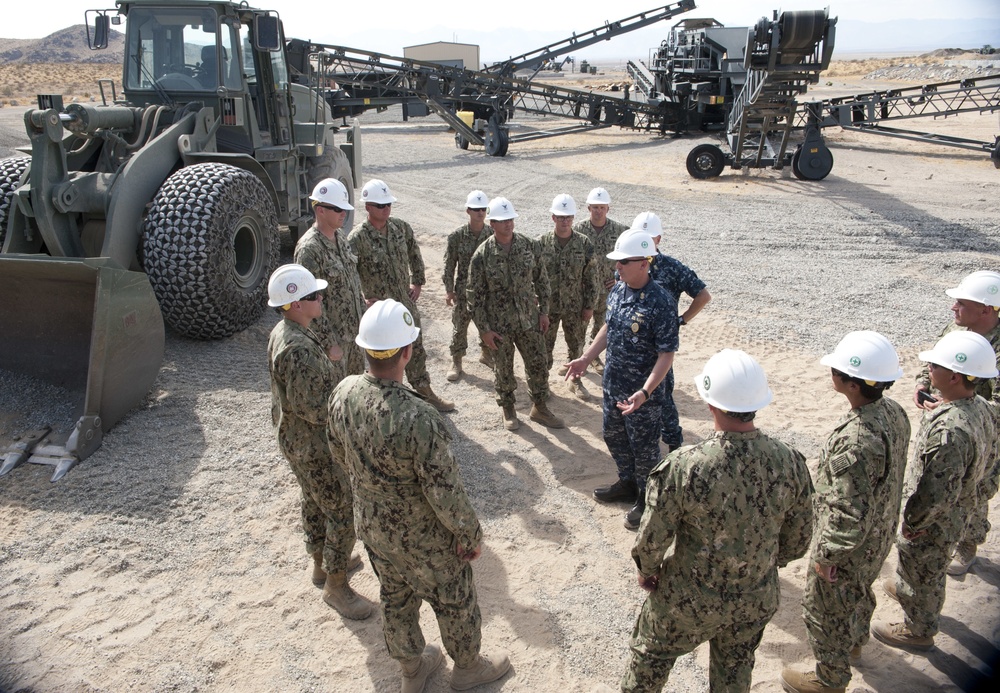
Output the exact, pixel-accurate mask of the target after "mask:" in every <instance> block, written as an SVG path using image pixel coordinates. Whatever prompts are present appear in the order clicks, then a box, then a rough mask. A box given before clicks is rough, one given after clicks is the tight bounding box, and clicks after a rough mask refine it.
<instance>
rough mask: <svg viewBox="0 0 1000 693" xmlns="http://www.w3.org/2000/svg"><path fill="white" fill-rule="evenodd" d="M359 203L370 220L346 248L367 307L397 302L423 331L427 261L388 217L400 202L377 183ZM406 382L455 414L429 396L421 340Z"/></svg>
mask: <svg viewBox="0 0 1000 693" xmlns="http://www.w3.org/2000/svg"><path fill="white" fill-rule="evenodd" d="M361 199H363V200H364V202H365V212H366V213H367V214H368V219H367V220H366V221H364V222H362V223H360V224H358V225H357V226H355V227H354V230H353V231H351V235H350V236H348V237H347V242H348V243H350V245H351V250H352V251H354V254H355V255H356V256H357V258H358V275H359V276H360V277H361V288H362V290H363V291H364V292H365V301H366V302H367V303H368V304H369V305H371V304H372V303H374V302H375V301H378V300H381V299H384V298H393V299H395V300H397V301H399V302H400V303H402V304H403V305H404V306H406V307H407V309H408V310H409V311H410V313H411V314H412V315H413V317H414V319H415V320H416V321H417V326H418V327H419V326H420V313H419V312H418V311H417V299H418V298H420V290H421V288H422V287H423V285H424V283H425V282H424V260H423V258H422V257H421V255H420V247H419V246H417V240H416V238H414V236H413V229H412V228H410V225H409V224H407V223H406V222H405V221H403V220H402V219H397V218H396V217H393V216H390V214H392V203H393V202H395V201H396V198H395V197H394V196H393V194H392V191H391V190H389V186H388V185H386V184H385V183H384V182H383V181H381V180H378V179H375V180H370V181H368V182H367V183H365V186H364V187H363V188H362V189H361ZM406 379H407V380H409V381H410V385H411V386H412V387H413V389H414V390H416V391H417V392H419V393H420V394H422V395H423V396H424V398H425V399H426V400H427V401H428V402H430V403H431V404H433V405H434V408H435V409H437V410H438V411H442V412H446V411H452V410H454V409H455V404H454V402H449V401H447V400H444V399H441V398H440V397H438V396H437V395H436V394H434V391H433V390H431V376H430V374H428V372H427V354H426V352H425V351H424V344H423V339H420V338H418V339H417V341H416V343H415V344H414V345H413V359H412V360H411V361H410V364H409V365H408V366H407V367H406Z"/></svg>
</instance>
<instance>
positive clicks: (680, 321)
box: [677, 315, 687, 327]
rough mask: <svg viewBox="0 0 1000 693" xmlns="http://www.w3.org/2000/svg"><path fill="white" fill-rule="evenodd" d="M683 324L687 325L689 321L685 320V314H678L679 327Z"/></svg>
mask: <svg viewBox="0 0 1000 693" xmlns="http://www.w3.org/2000/svg"><path fill="white" fill-rule="evenodd" d="M681 325H687V323H686V322H684V316H683V315H678V316H677V327H680V326H681Z"/></svg>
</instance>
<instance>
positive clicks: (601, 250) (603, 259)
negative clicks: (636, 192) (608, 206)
mask: <svg viewBox="0 0 1000 693" xmlns="http://www.w3.org/2000/svg"><path fill="white" fill-rule="evenodd" d="M573 231H574V233H582V234H583V235H584V236H586V237H587V238H589V239H590V242H591V243H592V244H593V246H594V258H595V259H594V275H595V279H596V281H597V296H598V298H599V299H600V298H602V297H604V296H607V295H608V290H607V289H605V288H604V284H605V283H606V282H609V281H611V280H612V279H614V278H615V261H614V260H609V259H608V253H610V252H611V251H612V250H614V249H615V241H617V240H618V237H619V236H621V235H622V234H623V233H624V232H625V231H628V227H627V226H625V224H619V223H618V222H617V221H614V220H613V219H608V220H607V221H606V222H605V223H604V228H603V229H601V230H600V231H598V230H597V229H595V228H594V225H593V224H592V223H590V219H587V220H586V221H581V222H580V223H579V224H574V226H573Z"/></svg>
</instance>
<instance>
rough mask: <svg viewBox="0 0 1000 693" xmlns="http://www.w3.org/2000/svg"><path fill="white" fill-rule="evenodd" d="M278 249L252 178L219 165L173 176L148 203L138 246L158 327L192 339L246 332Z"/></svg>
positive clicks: (265, 194)
mask: <svg viewBox="0 0 1000 693" xmlns="http://www.w3.org/2000/svg"><path fill="white" fill-rule="evenodd" d="M279 244H280V239H279V236H278V217H277V215H276V214H275V211H274V202H273V200H272V198H271V195H270V193H269V191H268V190H267V188H266V187H264V184H263V183H262V182H261V181H260V179H258V178H257V176H255V175H253V174H252V173H249V172H248V171H244V170H243V169H240V168H236V167H235V166H229V165H227V164H219V163H206V164H195V165H194V166H188V167H186V168H182V169H181V170H180V171H177V172H176V173H175V174H173V175H172V176H170V177H169V178H168V179H167V180H166V181H165V182H164V183H163V186H162V187H161V188H160V190H159V192H158V193H157V194H156V197H155V198H153V203H152V205H151V207H150V210H149V214H148V215H147V217H146V220H145V226H144V232H143V239H142V247H143V257H144V262H145V269H146V274H147V275H148V277H149V282H150V284H152V286H153V291H154V293H155V294H156V297H157V299H158V300H159V302H160V310H161V312H162V313H163V319H164V321H165V322H166V323H167V325H169V326H170V327H171V328H172V329H173V330H174V331H175V332H177V333H179V334H181V335H183V336H185V337H191V338H193V339H221V338H223V337H229V336H230V335H233V334H236V333H237V332H241V331H242V330H245V329H246V328H247V327H249V326H250V325H252V324H253V323H254V322H255V321H256V320H257V319H258V318H259V317H260V316H261V315H262V314H263V312H264V310H265V307H266V305H267V280H268V278H269V277H270V276H271V272H272V271H274V269H275V267H276V266H277V264H278V251H279Z"/></svg>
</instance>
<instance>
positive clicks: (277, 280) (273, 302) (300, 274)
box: [267, 265, 327, 308]
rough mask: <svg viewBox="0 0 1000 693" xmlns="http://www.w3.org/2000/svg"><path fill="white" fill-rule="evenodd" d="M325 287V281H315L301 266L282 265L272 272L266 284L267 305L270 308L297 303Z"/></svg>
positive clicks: (311, 274)
mask: <svg viewBox="0 0 1000 693" xmlns="http://www.w3.org/2000/svg"><path fill="white" fill-rule="evenodd" d="M326 286H327V284H326V280H325V279H317V278H316V277H314V276H313V273H312V272H310V271H309V270H307V269H306V268H305V267H303V266H302V265H282V266H281V267H279V268H278V269H276V270H274V272H273V273H272V274H271V278H270V279H269V280H268V282H267V299H268V300H267V305H269V306H271V307H272V308H277V307H279V306H285V305H288V304H289V303H291V302H292V301H298V300H299V299H301V298H302V297H303V296H308V295H309V294H311V293H313V292H314V291H322V290H323V289H325V288H326Z"/></svg>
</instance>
